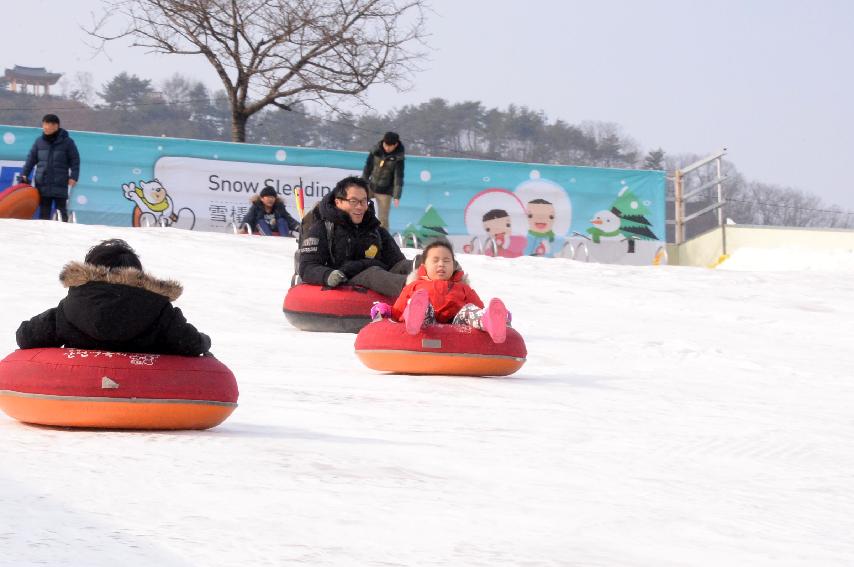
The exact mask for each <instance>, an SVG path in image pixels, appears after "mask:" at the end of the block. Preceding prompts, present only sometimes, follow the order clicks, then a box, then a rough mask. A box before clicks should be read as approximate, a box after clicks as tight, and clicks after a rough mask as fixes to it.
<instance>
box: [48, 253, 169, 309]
mask: <svg viewBox="0 0 854 567" xmlns="http://www.w3.org/2000/svg"><path fill="white" fill-rule="evenodd" d="M59 281H60V282H62V285H63V286H65V287H67V288H72V287H79V286H81V285H84V284H87V283H92V282H103V283H108V284H118V285H126V286H130V287H137V288H141V289H144V290H147V291H150V292H152V293H156V294H157V295H162V296H163V297H165V298H167V299H168V300H169V301H175V300H176V299H178V298H179V297H180V296H181V293H182V292H183V291H184V288H183V287H182V286H181V284H180V283H179V282H177V281H175V280H161V279H157V278H155V277H154V276H151V275H149V274H146V273H145V272H141V271H140V270H137V269H136V268H118V269H110V268H107V267H105V266H96V265H94V264H86V263H83V262H69V263H67V264H66V265H65V266H64V267H63V268H62V271H61V272H60V273H59Z"/></svg>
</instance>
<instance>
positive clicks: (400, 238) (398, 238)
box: [394, 232, 421, 248]
mask: <svg viewBox="0 0 854 567" xmlns="http://www.w3.org/2000/svg"><path fill="white" fill-rule="evenodd" d="M394 240H395V242H397V245H398V246H400V247H401V248H406V244H407V243H408V242H409V241H410V240H411V241H412V247H413V248H421V245H420V242H419V240H418V235H417V234H415V233H414V232H413V233H409V234H407V235H403V234H401V233H399V232H398V233H395V235H394Z"/></svg>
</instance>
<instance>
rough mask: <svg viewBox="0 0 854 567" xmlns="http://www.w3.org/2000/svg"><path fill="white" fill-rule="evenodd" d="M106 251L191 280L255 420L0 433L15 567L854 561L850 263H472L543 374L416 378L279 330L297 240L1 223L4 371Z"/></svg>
mask: <svg viewBox="0 0 854 567" xmlns="http://www.w3.org/2000/svg"><path fill="white" fill-rule="evenodd" d="M108 237H121V238H125V239H127V240H128V241H129V242H130V243H131V244H132V245H133V246H134V247H135V248H136V249H137V251H138V252H139V253H140V255H141V257H142V260H143V264H144V266H145V267H146V268H147V270H148V271H150V272H151V273H153V274H155V275H157V276H161V277H174V278H176V279H179V280H181V281H182V282H183V283H184V286H185V293H184V295H183V297H182V298H181V299H179V300H178V302H177V305H178V306H180V307H181V308H182V309H183V311H184V313H185V314H186V315H187V318H188V320H190V321H191V322H192V323H194V324H195V325H196V326H198V327H199V328H200V329H201V330H203V331H205V332H207V333H209V334H210V335H211V336H212V338H213V348H212V350H213V352H214V353H215V354H216V355H217V356H218V357H219V358H220V359H221V360H222V361H223V362H225V363H226V364H227V365H228V366H229V367H230V368H231V369H232V370H233V371H234V373H235V375H236V376H237V379H238V383H239V385H240V391H241V395H240V406H239V408H238V409H237V410H236V411H235V413H234V414H233V415H232V416H231V418H230V419H229V420H227V421H226V422H225V423H224V424H223V425H221V426H220V427H218V428H216V429H213V430H210V431H206V432H172V433H148V432H142V433H134V432H106V431H105V432H92V431H73V430H62V429H51V428H39V427H33V426H27V425H22V424H20V423H18V422H16V421H13V420H11V419H9V418H6V417H5V416H0V550H2V551H0V565H3V566H7V565H8V566H12V565H14V566H21V565H85V566H100V565H104V566H107V565H109V566H113V565H117V564H120V565H123V566H125V567H132V566H136V565H140V566H142V565H146V566H147V565H161V566H171V565H204V566H208V565H222V566H232V565H252V566H255V565H294V564H305V565H348V566H349V565H376V566H380V565H382V566H391V565H417V566H431V565H482V566H494V565H514V566H515V565H526V566H534V565H578V566H614V565H620V566H634V565H644V566H656V567H661V566H667V565H680V566H681V565H692V566H694V565H709V566H721V565H769V566H770V565H773V566H775V567H777V566H781V565H803V566H811V567H813V566H816V565H851V564H854V411H853V410H852V408H854V376H852V374H853V373H854V372H853V371H852V368H854V354H852V337H854V273H852V272H854V269H852V267H854V262H851V259H850V254H849V255H848V256H844V255H843V256H842V257H838V258H835V259H830V260H827V261H826V262H824V263H823V264H822V265H823V266H824V267H825V268H828V269H825V270H823V271H813V270H804V269H798V267H799V266H804V265H807V264H806V262H807V261H813V260H815V257H814V256H813V257H807V256H805V255H804V254H800V255H799V254H798V253H796V252H790V253H788V254H782V255H778V256H777V257H775V258H773V261H769V262H765V261H764V260H762V258H761V254H759V253H756V252H754V253H752V258H753V259H751V253H749V254H744V255H739V254H736V255H735V256H734V257H733V258H731V259H730V260H728V261H727V262H726V263H724V265H722V266H721V269H718V270H708V269H695V268H678V267H658V268H654V267H632V266H613V265H592V264H582V263H577V262H572V261H569V260H546V259H537V258H516V259H502V258H499V259H493V258H484V257H476V256H464V257H463V258H462V263H463V265H464V267H465V268H466V269H467V271H468V272H469V273H470V274H471V278H472V282H473V284H474V287H475V289H477V290H478V292H479V293H480V295H481V296H482V297H484V298H488V297H492V296H501V297H502V298H504V299H505V301H506V303H507V304H508V306H509V307H510V308H511V310H512V311H513V315H514V324H515V326H516V328H517V329H518V330H519V331H520V332H521V333H522V335H523V336H524V337H525V339H526V341H527V345H528V351H529V359H528V362H527V364H526V365H525V366H524V367H523V368H522V370H521V371H520V372H519V373H517V374H516V375H514V376H511V377H507V378H500V379H486V378H481V379H476V378H452V377H436V376H423V377H419V376H395V375H381V374H378V373H375V372H373V371H370V370H368V369H366V368H365V367H363V366H362V365H361V364H360V363H359V361H358V360H357V358H356V357H355V355H354V354H353V339H354V335H339V334H324V333H316V334H312V333H304V332H300V331H297V330H296V329H294V328H292V327H291V326H290V325H289V324H288V323H287V321H286V320H285V318H284V316H283V315H282V312H281V304H282V299H283V296H284V293H285V291H286V288H287V284H288V279H289V276H290V273H291V269H292V253H293V247H294V243H293V240H291V239H279V238H261V237H237V236H232V235H226V234H210V233H192V232H184V231H179V230H174V229H159V228H151V229H131V228H111V227H99V226H79V225H64V224H61V223H55V222H44V221H11V220H3V221H0V305H2V310H1V311H0V326H2V329H3V331H2V333H0V354H2V353H5V352H9V351H12V350H13V349H14V348H15V339H14V332H15V329H16V328H17V326H18V324H19V323H20V321H21V320H23V319H26V318H29V317H31V316H32V315H35V314H36V313H39V312H41V311H43V310H45V309H47V308H48V307H52V306H54V305H55V304H56V303H57V302H58V300H59V299H60V298H62V297H63V296H64V295H65V290H64V289H63V288H62V287H61V286H60V284H59V283H58V280H57V274H58V273H59V270H60V268H61V267H62V265H63V264H64V263H65V262H66V261H68V260H72V259H76V260H82V258H83V255H84V254H85V252H86V250H87V249H88V247H89V246H91V245H92V244H94V243H96V242H97V241H98V240H100V239H102V238H108ZM751 265H757V266H758V265H762V269H761V270H752V269H751ZM833 266H841V268H840V269H831V268H833ZM726 268H730V269H729V270H727V269H726ZM771 269H773V270H776V271H771Z"/></svg>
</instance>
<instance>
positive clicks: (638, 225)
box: [611, 187, 658, 240]
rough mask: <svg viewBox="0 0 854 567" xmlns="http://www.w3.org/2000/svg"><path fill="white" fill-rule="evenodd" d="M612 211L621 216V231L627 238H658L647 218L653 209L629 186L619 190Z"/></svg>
mask: <svg viewBox="0 0 854 567" xmlns="http://www.w3.org/2000/svg"><path fill="white" fill-rule="evenodd" d="M611 212H612V213H614V214H615V215H617V216H618V217H620V232H621V233H623V236H625V237H626V238H635V239H640V240H658V237H657V236H656V235H655V233H654V232H652V230H651V228H650V227H651V226H652V223H651V222H649V220H648V219H647V218H646V217H647V215H649V214H650V213H651V211H650V210H649V208H648V207H647V206H646V205H644V204H643V201H641V200H640V199H638V197H637V195H635V194H634V192H632V190H631V189H629V188H628V187H623V189H622V190H621V191H620V192H619V194H618V195H617V200H616V201H614V204H613V205H611Z"/></svg>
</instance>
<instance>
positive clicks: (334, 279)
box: [326, 270, 347, 287]
mask: <svg viewBox="0 0 854 567" xmlns="http://www.w3.org/2000/svg"><path fill="white" fill-rule="evenodd" d="M346 281H347V276H345V275H344V272H342V271H341V270H332V272H331V273H330V274H329V275H328V276H326V285H328V286H329V287H338V286H339V285H341V284H342V283H344V282H346Z"/></svg>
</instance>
